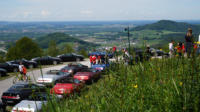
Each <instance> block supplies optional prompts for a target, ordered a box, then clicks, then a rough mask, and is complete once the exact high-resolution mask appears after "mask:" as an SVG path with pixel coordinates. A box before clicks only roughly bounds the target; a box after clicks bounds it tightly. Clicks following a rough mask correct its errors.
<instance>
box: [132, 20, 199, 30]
mask: <svg viewBox="0 0 200 112" xmlns="http://www.w3.org/2000/svg"><path fill="white" fill-rule="evenodd" d="M188 28H192V29H193V32H194V33H200V25H194V24H188V23H184V22H175V21H170V20H161V21H158V22H156V23H153V24H147V25H144V26H138V27H135V28H133V30H134V31H141V30H157V31H162V30H166V31H173V32H187V29H188Z"/></svg>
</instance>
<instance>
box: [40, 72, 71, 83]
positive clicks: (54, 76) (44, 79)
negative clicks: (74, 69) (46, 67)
mask: <svg viewBox="0 0 200 112" xmlns="http://www.w3.org/2000/svg"><path fill="white" fill-rule="evenodd" d="M69 76H71V74H70V73H66V72H61V71H58V70H50V71H48V72H47V73H46V74H44V75H42V76H40V77H39V78H38V79H37V81H36V82H37V83H39V84H44V85H54V84H55V83H56V82H57V81H59V80H61V79H63V78H67V77H69Z"/></svg>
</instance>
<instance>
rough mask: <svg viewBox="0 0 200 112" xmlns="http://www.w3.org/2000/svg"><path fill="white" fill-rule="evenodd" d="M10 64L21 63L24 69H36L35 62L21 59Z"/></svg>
mask: <svg viewBox="0 0 200 112" xmlns="http://www.w3.org/2000/svg"><path fill="white" fill-rule="evenodd" d="M10 62H11V63H12V64H20V62H22V64H23V65H24V66H25V67H26V68H36V67H37V62H35V61H29V60H26V59H21V60H14V61H10Z"/></svg>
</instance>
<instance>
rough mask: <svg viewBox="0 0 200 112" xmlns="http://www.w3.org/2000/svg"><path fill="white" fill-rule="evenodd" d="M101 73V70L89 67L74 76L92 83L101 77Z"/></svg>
mask: <svg viewBox="0 0 200 112" xmlns="http://www.w3.org/2000/svg"><path fill="white" fill-rule="evenodd" d="M100 73H101V72H100V71H99V70H96V69H92V68H88V69H84V70H82V71H81V72H77V73H76V74H75V75H74V78H75V79H78V80H80V81H83V82H85V83H88V84H90V83H92V82H93V81H96V80H98V79H99V78H100Z"/></svg>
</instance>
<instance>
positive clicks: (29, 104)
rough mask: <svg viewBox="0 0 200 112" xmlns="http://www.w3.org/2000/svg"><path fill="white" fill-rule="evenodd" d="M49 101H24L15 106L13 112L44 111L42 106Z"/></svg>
mask: <svg viewBox="0 0 200 112" xmlns="http://www.w3.org/2000/svg"><path fill="white" fill-rule="evenodd" d="M46 103H47V101H29V100H22V101H21V102H20V103H18V104H17V105H15V106H14V107H13V109H12V110H17V109H18V110H26V111H28V110H32V111H33V112H36V111H37V110H41V109H42V105H43V104H46Z"/></svg>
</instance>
